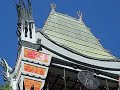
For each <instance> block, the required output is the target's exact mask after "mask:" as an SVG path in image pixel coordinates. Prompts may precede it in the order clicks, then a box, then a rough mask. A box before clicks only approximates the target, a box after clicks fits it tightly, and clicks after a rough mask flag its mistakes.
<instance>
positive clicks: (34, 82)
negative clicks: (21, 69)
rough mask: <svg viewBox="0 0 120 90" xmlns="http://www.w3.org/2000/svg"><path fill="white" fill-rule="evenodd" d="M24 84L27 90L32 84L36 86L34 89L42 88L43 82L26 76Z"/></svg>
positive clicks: (39, 89)
mask: <svg viewBox="0 0 120 90" xmlns="http://www.w3.org/2000/svg"><path fill="white" fill-rule="evenodd" d="M24 85H25V90H30V89H31V87H32V86H34V90H41V87H42V82H40V81H35V80H31V79H27V78H25V79H24Z"/></svg>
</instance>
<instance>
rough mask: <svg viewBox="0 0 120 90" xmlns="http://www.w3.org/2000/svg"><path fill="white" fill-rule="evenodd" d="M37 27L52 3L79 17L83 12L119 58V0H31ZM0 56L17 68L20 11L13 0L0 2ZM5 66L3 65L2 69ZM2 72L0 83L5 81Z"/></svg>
mask: <svg viewBox="0 0 120 90" xmlns="http://www.w3.org/2000/svg"><path fill="white" fill-rule="evenodd" d="M16 1H17V0H16ZM31 2H32V7H33V15H34V19H35V24H36V27H39V28H42V27H43V24H44V22H45V21H46V18H47V17H48V15H49V13H50V10H51V9H50V3H53V2H54V3H55V4H56V5H57V8H56V11H58V12H61V13H64V14H68V15H70V16H73V17H76V18H78V16H77V11H79V10H80V11H81V12H82V13H83V20H84V22H85V24H86V25H87V26H88V27H89V28H90V29H91V31H92V32H93V34H94V35H95V36H96V37H97V38H99V39H100V42H101V44H102V45H103V46H104V48H105V49H107V50H110V51H111V53H112V54H113V55H115V56H116V57H120V39H119V38H120V0H31ZM0 9H1V10H0V57H1V58H5V59H7V61H8V63H9V65H10V66H11V67H14V65H15V63H16V57H17V49H18V46H17V45H18V42H17V35H16V30H17V27H16V26H17V13H16V9H15V3H14V0H1V2H0ZM1 71H2V68H1V67H0V72H1ZM2 81H3V79H2V75H0V82H2Z"/></svg>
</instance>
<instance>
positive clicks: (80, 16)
mask: <svg viewBox="0 0 120 90" xmlns="http://www.w3.org/2000/svg"><path fill="white" fill-rule="evenodd" d="M77 15H78V16H79V20H80V21H82V12H80V11H78V12H77Z"/></svg>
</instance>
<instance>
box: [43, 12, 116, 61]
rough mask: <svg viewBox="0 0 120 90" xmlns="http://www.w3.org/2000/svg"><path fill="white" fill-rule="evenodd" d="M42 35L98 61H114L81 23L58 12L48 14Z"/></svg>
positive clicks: (113, 57)
mask: <svg viewBox="0 0 120 90" xmlns="http://www.w3.org/2000/svg"><path fill="white" fill-rule="evenodd" d="M43 31H44V33H45V34H46V35H47V36H48V37H49V38H51V39H52V40H53V41H55V42H56V43H58V44H61V45H64V46H66V47H68V48H70V49H73V50H74V51H76V52H78V53H81V54H83V55H86V56H89V57H94V58H98V59H107V60H109V59H110V60H111V59H115V58H116V57H115V56H113V55H111V54H110V53H109V52H107V50H105V49H104V48H103V47H102V45H101V44H100V43H99V41H98V40H97V38H96V37H95V36H94V35H93V34H92V33H91V31H90V29H89V28H88V27H87V26H86V25H85V24H84V22H83V21H81V20H79V19H76V18H74V17H71V16H68V15H66V14H61V13H58V12H53V13H50V15H49V17H48V19H47V21H46V23H45V25H44V27H43Z"/></svg>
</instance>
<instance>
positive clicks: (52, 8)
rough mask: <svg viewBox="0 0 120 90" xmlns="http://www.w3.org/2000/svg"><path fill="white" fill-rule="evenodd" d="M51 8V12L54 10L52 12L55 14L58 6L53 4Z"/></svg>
mask: <svg viewBox="0 0 120 90" xmlns="http://www.w3.org/2000/svg"><path fill="white" fill-rule="evenodd" d="M50 6H51V10H52V12H55V9H56V4H54V3H51V4H50Z"/></svg>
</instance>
